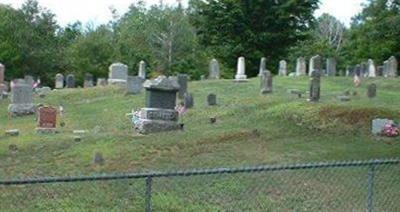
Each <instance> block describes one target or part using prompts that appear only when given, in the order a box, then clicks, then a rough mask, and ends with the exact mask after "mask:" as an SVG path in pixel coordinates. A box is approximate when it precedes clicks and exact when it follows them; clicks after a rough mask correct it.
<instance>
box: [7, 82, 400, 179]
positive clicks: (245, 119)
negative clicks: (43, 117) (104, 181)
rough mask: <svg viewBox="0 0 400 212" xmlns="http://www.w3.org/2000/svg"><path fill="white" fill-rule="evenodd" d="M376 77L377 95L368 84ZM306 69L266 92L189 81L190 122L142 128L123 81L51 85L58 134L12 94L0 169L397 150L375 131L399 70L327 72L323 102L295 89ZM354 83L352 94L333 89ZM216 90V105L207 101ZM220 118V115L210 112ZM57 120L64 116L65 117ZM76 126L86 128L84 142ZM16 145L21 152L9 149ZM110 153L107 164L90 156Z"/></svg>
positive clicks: (72, 169)
mask: <svg viewBox="0 0 400 212" xmlns="http://www.w3.org/2000/svg"><path fill="white" fill-rule="evenodd" d="M372 82H374V83H376V84H377V85H378V95H377V97H376V98H374V99H368V98H367V97H366V92H367V88H366V86H367V84H369V83H372ZM308 84H309V82H308V78H307V77H304V78H283V77H275V78H274V93H273V94H272V95H266V96H262V95H260V94H259V80H258V79H252V80H250V81H249V82H247V83H239V84H236V83H233V82H232V81H231V80H219V81H201V82H191V83H190V84H189V91H190V92H191V93H193V95H194V98H195V107H194V108H193V109H191V110H189V112H188V113H187V114H186V115H185V116H184V117H183V118H182V121H183V122H184V123H185V130H184V131H179V132H167V133H159V134H153V135H147V136H141V135H137V134H136V133H135V132H134V131H133V130H132V126H131V123H130V120H129V119H128V118H127V117H126V113H129V112H130V111H131V110H132V109H139V108H141V107H143V106H144V92H143V93H142V94H141V95H136V96H126V95H124V92H123V91H122V90H120V89H119V88H116V87H100V88H92V89H72V90H71V89H66V90H60V91H53V92H52V93H51V94H50V95H49V96H47V97H46V98H44V99H41V98H38V97H37V98H35V102H36V103H44V104H48V105H53V106H58V105H60V104H63V105H64V108H65V117H63V118H62V121H63V122H65V124H66V126H65V127H63V128H62V127H59V130H60V131H61V133H59V134H57V135H38V134H36V133H35V126H36V121H35V116H26V117H20V118H14V119H9V118H8V116H7V106H8V103H9V102H8V101H2V102H1V103H0V132H4V131H5V130H7V129H19V130H20V132H21V135H20V136H18V137H5V136H2V137H0V168H1V170H3V171H2V172H0V178H12V177H16V176H17V177H23V176H29V177H30V176H47V175H50V176H55V175H57V176H58V175H81V174H93V173H103V172H133V171H143V170H171V169H173V170H175V169H188V168H199V167H221V166H223V167H237V166H246V165H260V164H276V163H295V162H312V161H327V160H365V159H372V158H391V157H397V156H398V155H399V153H400V142H399V141H400V139H399V138H394V139H393V138H391V139H390V138H385V139H383V138H377V137H374V136H372V135H371V134H370V125H371V120H372V119H373V118H375V117H381V118H393V119H397V120H400V79H386V78H377V79H365V80H364V82H363V85H362V86H361V87H359V88H354V86H353V84H352V79H351V78H344V77H335V78H323V79H322V91H321V94H322V97H321V102H320V103H308V102H307V101H306V98H301V99H299V98H297V97H296V96H295V95H292V94H289V93H288V92H287V90H288V89H301V90H303V91H306V90H307V89H308ZM346 90H350V91H352V92H353V91H355V92H357V95H356V96H352V99H351V101H350V102H340V101H338V100H337V99H336V96H338V95H341V94H342V93H343V92H344V91H346ZM209 93H215V94H216V95H217V98H218V106H216V107H208V106H206V97H207V95H208V94H209ZM211 117H217V123H216V124H210V122H209V119H210V118H211ZM59 121H61V118H60V117H59ZM73 130H86V131H87V134H85V135H84V137H83V140H82V141H81V142H75V141H74V140H73V136H74V135H73V134H72V131H73ZM11 144H15V145H17V147H18V151H16V152H12V151H11V150H9V145H11ZM96 152H100V153H102V154H103V155H104V158H105V164H104V165H102V166H98V165H94V164H93V163H92V159H93V155H94V154H95V153H96Z"/></svg>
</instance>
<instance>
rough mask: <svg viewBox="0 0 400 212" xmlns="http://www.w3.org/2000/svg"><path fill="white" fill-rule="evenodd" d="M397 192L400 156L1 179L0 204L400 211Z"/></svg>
mask: <svg viewBox="0 0 400 212" xmlns="http://www.w3.org/2000/svg"><path fill="white" fill-rule="evenodd" d="M140 179H142V180H140ZM107 193H110V194H107ZM397 199H400V159H389V160H370V161H351V162H322V163H309V164H292V165H272V166H256V167H242V168H217V169H195V170H187V171H175V172H148V173H132V174H120V175H101V176H82V177H50V178H36V179H15V180H0V211H3V210H5V211H13V210H15V211H18V210H19V211H20V210H28V211H35V210H37V211H43V210H52V211H54V210H55V211H57V210H61V211H64V210H75V209H78V208H79V209H83V210H94V208H92V207H93V206H96V207H99V208H98V209H99V210H124V209H126V210H145V211H152V210H153V209H154V210H157V211H159V210H166V211H193V210H196V211H243V210H246V211H268V210H300V211H302V210H305V211H307V210H324V211H337V210H345V211H347V210H351V211H374V210H376V211H382V210H383V211H400V203H399V202H398V201H397Z"/></svg>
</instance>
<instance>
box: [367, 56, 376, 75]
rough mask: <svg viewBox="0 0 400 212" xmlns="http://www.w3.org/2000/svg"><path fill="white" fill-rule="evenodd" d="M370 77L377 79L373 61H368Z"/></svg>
mask: <svg viewBox="0 0 400 212" xmlns="http://www.w3.org/2000/svg"><path fill="white" fill-rule="evenodd" d="M368 77H376V67H375V63H374V61H373V60H372V59H369V60H368Z"/></svg>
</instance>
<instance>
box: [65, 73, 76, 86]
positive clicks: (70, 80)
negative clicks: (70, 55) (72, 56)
mask: <svg viewBox="0 0 400 212" xmlns="http://www.w3.org/2000/svg"><path fill="white" fill-rule="evenodd" d="M65 81H66V86H67V88H75V76H74V75H73V74H68V75H67V79H66V80H65Z"/></svg>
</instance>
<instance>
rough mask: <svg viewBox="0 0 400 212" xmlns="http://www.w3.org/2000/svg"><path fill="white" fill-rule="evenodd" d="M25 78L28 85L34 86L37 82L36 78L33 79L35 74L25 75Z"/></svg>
mask: <svg viewBox="0 0 400 212" xmlns="http://www.w3.org/2000/svg"><path fill="white" fill-rule="evenodd" d="M24 80H25V82H26V83H27V84H28V85H30V86H32V87H33V84H35V79H33V76H31V75H25V78H24Z"/></svg>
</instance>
